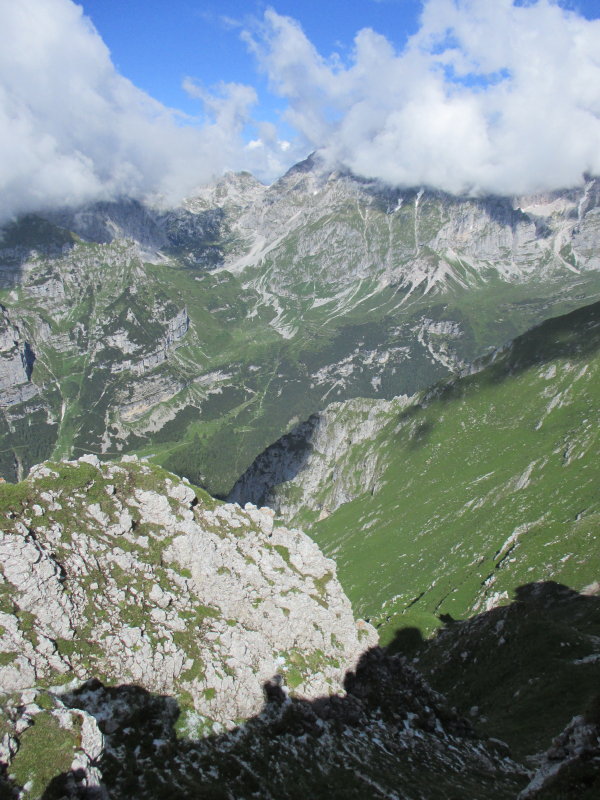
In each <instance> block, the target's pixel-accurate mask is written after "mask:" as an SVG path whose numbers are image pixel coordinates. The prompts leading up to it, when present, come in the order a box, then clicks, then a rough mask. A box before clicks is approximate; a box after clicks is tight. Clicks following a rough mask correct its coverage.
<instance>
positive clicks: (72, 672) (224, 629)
mask: <svg viewBox="0 0 600 800" xmlns="http://www.w3.org/2000/svg"><path fill="white" fill-rule="evenodd" d="M0 495H1V499H2V516H3V524H2V527H3V532H2V534H1V535H0V553H1V564H2V567H1V571H2V582H1V583H0V598H1V603H2V605H1V613H0V625H1V626H2V627H1V628H0V631H1V635H0V651H1V652H2V654H3V655H2V661H1V662H0V664H1V665H0V682H1V684H2V686H3V687H4V689H5V691H12V692H18V691H22V690H23V689H25V688H28V687H31V686H34V685H35V686H52V685H57V684H64V683H65V682H81V681H84V680H86V679H87V678H91V677H101V678H103V679H104V680H105V681H109V682H111V683H128V682H132V683H135V684H137V685H139V686H143V687H144V688H146V689H148V690H150V691H154V692H163V693H167V694H170V695H174V696H178V697H180V698H182V699H181V704H182V707H183V709H184V712H185V713H184V717H183V718H182V721H181V724H182V725H183V726H185V725H188V726H190V732H193V731H194V730H196V729H197V727H198V726H199V725H206V724H208V725H211V724H214V723H216V722H218V723H222V724H225V725H232V724H233V723H232V721H233V720H235V719H239V718H246V717H249V716H251V715H252V714H254V713H256V712H257V711H258V710H259V709H260V707H261V704H262V684H263V683H264V682H265V681H267V680H270V679H271V678H272V677H273V676H274V675H276V674H279V675H281V676H282V680H283V681H284V683H285V684H286V685H287V687H288V689H289V690H290V691H292V692H295V693H298V694H300V695H303V696H307V697H316V696H320V695H323V694H328V693H330V692H335V691H339V689H340V687H341V682H342V679H343V676H344V673H345V670H346V669H347V667H348V665H351V664H352V663H353V662H354V661H355V660H356V659H357V658H358V656H359V654H360V653H361V652H362V650H363V649H364V648H365V647H366V646H368V645H369V644H372V643H373V641H374V638H375V633H374V631H373V629H372V628H371V627H370V626H369V625H367V624H366V623H360V627H357V624H356V623H355V621H354V618H353V616H352V611H351V608H350V604H349V602H348V600H347V598H346V597H345V595H344V593H343V591H342V589H341V587H340V585H339V583H338V582H337V579H336V577H335V566H334V564H333V562H332V561H330V560H328V559H325V558H324V557H323V556H322V554H321V553H320V551H319V550H318V548H317V546H316V545H315V544H314V543H313V542H312V541H311V540H310V539H308V537H306V536H305V535H304V534H302V533H301V532H300V531H290V530H287V529H285V528H282V527H280V526H274V524H273V513H272V512H271V511H270V510H268V509H257V508H256V507H254V506H248V507H247V508H246V509H241V508H240V507H239V506H231V505H222V504H215V503H214V502H212V503H211V502H209V501H208V499H207V498H198V497H197V495H196V493H195V491H194V490H193V489H192V488H191V487H190V486H189V485H187V484H185V483H183V482H180V481H177V480H175V479H174V477H173V476H170V475H169V474H168V473H163V472H161V471H157V470H156V468H154V469H152V468H150V467H149V466H147V465H145V464H143V463H138V462H137V461H135V460H134V461H124V462H122V463H120V464H105V465H100V463H99V462H98V460H97V459H96V457H93V456H89V457H84V458H82V459H81V460H80V461H79V462H73V463H65V462H63V463H60V464H59V463H56V464H52V463H50V464H47V465H41V466H39V467H36V468H35V469H34V470H33V471H32V474H31V477H30V478H29V479H28V481H26V482H25V483H22V484H18V485H17V486H14V487H11V486H9V485H5V486H4V487H0Z"/></svg>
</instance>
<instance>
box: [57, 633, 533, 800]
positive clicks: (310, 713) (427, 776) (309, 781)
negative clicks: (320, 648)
mask: <svg viewBox="0 0 600 800" xmlns="http://www.w3.org/2000/svg"><path fill="white" fill-rule="evenodd" d="M344 685H345V689H346V692H347V694H346V695H345V696H340V695H333V696H330V697H321V698H318V699H316V700H313V701H308V700H301V699H291V698H289V697H288V696H287V693H286V691H285V690H284V688H283V686H282V683H281V678H280V677H279V676H276V677H275V678H273V680H272V681H270V682H268V683H266V684H265V686H264V691H265V703H264V707H263V709H262V710H261V712H260V713H259V714H258V715H256V716H255V717H253V718H252V719H250V720H248V721H247V722H246V723H244V724H243V725H241V726H240V727H238V728H236V729H235V730H233V731H231V732H228V733H224V734H222V735H213V736H209V737H207V738H204V739H200V740H193V739H186V738H178V737H177V734H176V731H175V728H174V725H175V722H176V720H177V715H178V709H177V707H176V706H174V704H173V700H172V699H171V698H167V697H160V696H157V695H152V694H150V693H148V692H146V691H145V690H143V689H140V688H139V687H135V686H120V687H115V688H108V687H105V686H103V685H102V684H101V683H100V682H99V681H90V682H88V683H87V684H85V685H84V686H82V687H81V688H80V689H79V690H77V691H76V692H73V693H71V694H70V695H68V696H65V697H63V700H64V701H65V702H66V704H67V705H69V706H71V707H73V708H81V709H84V710H86V711H87V712H88V713H90V714H92V715H93V716H95V717H96V719H97V721H98V724H99V726H100V728H101V730H102V731H103V733H104V736H105V744H106V747H105V752H104V755H103V756H102V758H101V760H100V763H99V764H98V766H99V768H100V770H101V772H102V774H103V776H104V782H105V785H106V788H107V790H108V793H109V797H110V798H111V799H113V798H114V799H118V800H121V799H123V800H124V799H125V798H127V799H128V800H129V799H130V798H139V799H140V800H141V799H142V798H144V799H145V798H148V800H149V799H150V798H152V800H167V798H169V799H170V798H173V797H177V798H179V799H180V800H188V798H189V800H192V798H193V799H194V800H196V799H197V798H214V799H215V800H216V799H217V798H219V800H221V798H223V800H225V798H228V799H229V800H231V798H244V797H247V798H249V797H256V798H277V800H306V798H309V797H310V798H312V799H314V800H319V798H322V799H323V800H364V798H366V797H369V798H371V797H373V798H383V797H390V796H391V795H392V793H393V794H394V795H395V796H397V797H423V798H427V799H428V800H449V798H456V800H459V798H460V800H468V799H470V800H480V798H481V796H482V794H481V793H482V792H483V795H484V796H493V797H494V798H496V799H497V800H502V799H503V798H506V800H509V798H514V797H515V795H516V794H517V792H518V791H519V789H520V788H522V786H523V785H524V783H525V782H526V781H525V778H524V774H523V770H522V768H520V767H518V766H517V765H515V764H513V763H512V762H510V763H509V762H507V761H505V760H504V759H505V756H506V749H505V748H503V747H502V746H500V745H497V744H494V743H490V742H485V741H484V740H481V739H480V738H479V737H478V736H477V735H476V734H475V733H474V731H473V729H472V727H471V725H470V723H469V722H468V721H466V720H465V719H463V718H461V717H460V716H459V715H458V714H457V713H456V712H455V711H454V710H453V709H451V708H450V707H449V706H448V704H447V703H446V702H445V700H444V698H443V697H442V696H441V695H439V694H438V693H436V692H435V691H433V690H432V689H431V688H430V687H429V686H428V685H427V683H425V682H424V681H423V679H422V678H421V676H420V675H419V673H417V672H416V671H415V670H414V669H413V668H412V667H411V665H410V664H409V663H408V662H407V660H406V659H405V658H404V657H402V656H401V655H397V654H396V655H393V654H390V652H389V650H384V649H382V648H379V647H375V648H371V649H370V650H368V651H366V652H365V653H364V654H363V655H362V656H361V658H360V660H359V663H358V664H357V667H356V669H355V670H354V671H352V672H348V673H347V675H346V679H345V684H344ZM80 778H81V776H80ZM76 784H77V776H74V775H72V774H66V775H61V776H59V777H57V778H56V779H54V780H53V781H52V784H51V785H50V786H49V787H48V789H47V791H46V793H45V795H44V800H59V798H63V797H64V798H79V799H80V800H100V796H99V795H98V794H97V789H94V790H92V789H88V788H86V787H85V786H81V785H79V786H77V785H76ZM80 784H81V781H80ZM69 786H70V787H71V788H69ZM94 792H96V794H94ZM61 793H62V794H61Z"/></svg>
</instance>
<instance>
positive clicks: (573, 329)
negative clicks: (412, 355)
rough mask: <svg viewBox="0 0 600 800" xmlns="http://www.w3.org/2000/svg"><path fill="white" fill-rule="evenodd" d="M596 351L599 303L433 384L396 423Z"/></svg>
mask: <svg viewBox="0 0 600 800" xmlns="http://www.w3.org/2000/svg"><path fill="white" fill-rule="evenodd" d="M599 349H600V302H598V303H593V304H592V305H589V306H584V307H582V308H578V309H576V310H575V311H571V312H570V313H568V314H564V315H562V316H560V317H553V318H551V319H549V320H546V321H545V322H543V323H542V324H541V325H538V326H536V327H535V328H532V329H531V330H529V331H527V332H526V333H524V334H522V335H521V336H518V337H517V338H516V339H514V340H513V341H512V342H511V343H510V344H508V345H507V346H506V347H505V348H504V349H502V348H501V349H500V350H499V351H497V352H496V353H492V354H491V355H488V356H485V357H483V358H482V359H478V360H476V361H475V362H474V363H473V368H472V374H467V375H463V376H457V377H454V378H449V379H445V380H443V381H441V382H440V383H437V384H435V385H434V386H432V387H431V388H430V389H428V390H427V391H426V392H424V393H423V394H422V396H421V399H420V400H419V402H418V403H415V404H414V405H412V406H409V407H408V408H405V409H403V410H402V411H401V412H400V413H399V414H398V417H397V419H398V422H409V421H410V420H412V419H416V418H417V417H418V416H419V414H421V413H422V412H423V411H424V409H426V408H427V407H428V406H430V405H432V404H434V403H435V402H439V403H449V402H452V401H455V400H459V399H462V398H464V397H466V396H467V394H468V393H469V392H472V391H477V388H478V387H479V386H481V385H486V384H492V385H493V384H497V383H501V382H502V381H505V380H507V379H510V378H511V377H514V376H516V375H519V374H520V373H523V372H526V371H527V370H528V369H533V368H536V367H542V366H544V365H545V364H550V363H552V362H553V361H557V360H559V359H565V360H570V361H578V360H584V359H588V358H590V357H592V356H593V355H594V354H595V353H596V352H597V351H598V350H599ZM422 424H426V423H422ZM417 427H419V426H417Z"/></svg>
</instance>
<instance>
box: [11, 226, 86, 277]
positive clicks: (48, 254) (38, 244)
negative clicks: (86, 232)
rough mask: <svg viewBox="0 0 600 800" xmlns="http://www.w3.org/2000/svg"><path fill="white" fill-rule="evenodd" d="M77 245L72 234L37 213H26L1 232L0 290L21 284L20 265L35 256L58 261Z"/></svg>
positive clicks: (21, 266)
mask: <svg viewBox="0 0 600 800" xmlns="http://www.w3.org/2000/svg"><path fill="white" fill-rule="evenodd" d="M75 242H76V237H75V236H73V234H72V233H71V232H70V231H69V230H66V229H64V228H62V227H60V226H57V225H54V224H53V223H51V222H49V221H48V220H46V219H43V218H42V217H41V216H38V215H36V214H25V215H24V216H22V217H19V218H18V219H16V220H13V221H11V222H8V223H6V224H5V225H4V226H2V228H1V229H0V289H12V288H14V287H15V286H18V285H19V284H20V282H21V273H22V268H23V265H24V264H26V263H27V262H28V261H30V260H31V259H32V258H33V257H34V256H35V254H36V253H40V254H41V255H43V256H44V258H47V259H54V258H60V257H61V256H63V255H65V253H67V252H68V251H69V250H70V249H71V247H73V245H74V244H75Z"/></svg>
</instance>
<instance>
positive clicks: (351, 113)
mask: <svg viewBox="0 0 600 800" xmlns="http://www.w3.org/2000/svg"><path fill="white" fill-rule="evenodd" d="M247 38H248V40H249V43H250V46H251V47H252V48H253V49H254V51H255V53H256V55H257V58H258V59H259V62H260V64H261V66H262V68H263V69H264V70H265V71H266V72H267V74H268V76H269V78H270V81H271V84H272V87H273V89H274V91H276V92H277V93H278V94H280V95H281V96H283V97H285V98H287V99H288V101H289V110H288V112H287V120H288V122H289V123H290V124H291V125H293V126H294V127H295V128H296V130H298V131H299V133H300V135H301V136H302V137H303V138H304V139H305V141H306V142H307V143H308V145H310V147H311V148H314V149H319V150H320V151H321V152H322V154H324V155H325V156H326V157H327V158H328V159H329V161H330V162H331V163H338V164H343V165H345V166H347V167H348V168H350V169H351V170H353V171H354V172H356V173H358V174H360V175H363V176H367V177H372V178H380V179H382V180H384V181H387V182H390V183H394V184H400V185H410V186H414V185H428V186H432V187H436V188H440V189H443V190H445V191H448V192H451V193H487V192H490V193H498V194H520V193H526V192H533V191H538V190H548V189H554V188H564V187H568V186H573V185H576V184H578V183H580V182H581V180H582V175H583V174H584V173H586V172H591V173H594V174H600V21H588V20H585V19H584V18H582V17H580V16H578V15H576V14H575V13H572V12H567V11H565V10H563V9H562V8H561V7H560V6H558V5H557V4H556V3H555V2H551V1H550V0H539V2H537V3H527V4H524V3H521V4H520V5H514V4H513V1H512V0H427V1H426V2H425V3H424V6H423V12H422V18H421V26H420V29H419V31H418V33H417V34H416V35H414V36H413V37H412V38H411V39H410V40H409V42H408V44H407V46H406V47H405V49H404V50H403V51H402V52H396V51H395V50H394V48H393V46H392V44H391V43H390V42H389V41H388V40H387V39H386V38H385V37H384V36H382V35H380V34H378V33H376V32H374V31H373V30H370V29H364V30H362V31H360V32H359V33H358V34H357V36H356V38H355V42H354V52H353V56H352V58H351V59H350V62H349V63H342V62H341V61H340V59H339V58H335V57H334V58H330V59H325V58H323V56H321V55H320V54H319V53H318V52H317V51H316V50H315V48H314V47H313V46H312V44H311V43H310V41H308V39H307V38H306V36H305V35H304V33H303V32H302V30H301V28H300V26H299V25H298V23H296V22H295V21H294V20H292V19H290V18H287V17H282V16H280V15H278V14H277V13H275V12H274V11H272V10H271V11H268V12H267V14H266V15H265V21H264V26H263V27H262V29H261V30H260V31H259V32H258V33H254V34H252V35H250V34H247Z"/></svg>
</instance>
